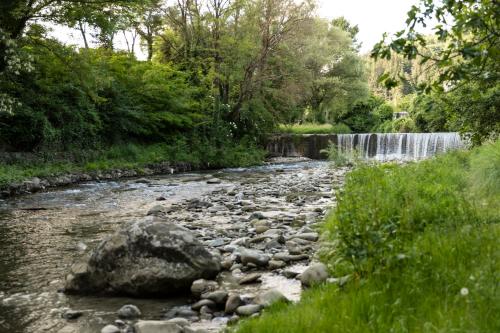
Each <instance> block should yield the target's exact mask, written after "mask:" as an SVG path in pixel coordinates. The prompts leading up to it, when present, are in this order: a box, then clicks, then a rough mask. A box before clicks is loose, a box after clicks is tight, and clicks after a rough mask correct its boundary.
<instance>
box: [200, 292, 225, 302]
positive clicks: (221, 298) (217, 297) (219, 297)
mask: <svg viewBox="0 0 500 333" xmlns="http://www.w3.org/2000/svg"><path fill="white" fill-rule="evenodd" d="M227 296H228V294H227V291H225V290H217V291H212V292H209V293H205V294H202V295H201V298H203V299H209V300H211V301H214V302H215V303H216V304H225V303H226V300H227Z"/></svg>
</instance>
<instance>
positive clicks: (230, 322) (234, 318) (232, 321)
mask: <svg viewBox="0 0 500 333" xmlns="http://www.w3.org/2000/svg"><path fill="white" fill-rule="evenodd" d="M238 321H240V316H238V315H233V316H231V318H229V320H228V321H227V324H228V325H234V324H236V323H237V322H238Z"/></svg>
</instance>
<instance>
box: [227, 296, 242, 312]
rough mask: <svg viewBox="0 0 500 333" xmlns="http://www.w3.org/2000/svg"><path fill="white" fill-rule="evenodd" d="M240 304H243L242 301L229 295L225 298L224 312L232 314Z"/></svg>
mask: <svg viewBox="0 0 500 333" xmlns="http://www.w3.org/2000/svg"><path fill="white" fill-rule="evenodd" d="M241 304H243V300H242V299H241V297H240V296H239V295H230V296H229V297H228V298H227V301H226V306H225V308H224V312H226V313H233V312H234V311H236V309H237V308H238V307H239V306H240V305H241Z"/></svg>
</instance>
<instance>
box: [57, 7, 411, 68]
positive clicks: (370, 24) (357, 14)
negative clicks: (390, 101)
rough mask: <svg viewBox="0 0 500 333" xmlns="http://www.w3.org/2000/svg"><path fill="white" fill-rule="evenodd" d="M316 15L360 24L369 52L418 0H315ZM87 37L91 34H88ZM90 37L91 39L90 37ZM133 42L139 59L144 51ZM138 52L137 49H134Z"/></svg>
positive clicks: (70, 38)
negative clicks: (343, 18) (316, 1)
mask: <svg viewBox="0 0 500 333" xmlns="http://www.w3.org/2000/svg"><path fill="white" fill-rule="evenodd" d="M318 2H319V8H318V14H319V16H321V17H324V18H330V19H331V18H334V17H339V16H344V17H345V18H346V19H347V20H348V21H349V22H350V23H351V24H357V25H358V26H359V30H360V31H359V34H358V40H359V41H360V42H361V43H362V46H361V53H368V52H370V50H371V49H372V47H373V45H374V44H375V43H377V42H378V41H379V40H380V39H381V38H382V34H383V33H384V32H387V33H389V35H391V34H393V33H395V32H397V31H399V30H401V29H403V28H404V27H405V20H406V13H407V12H408V11H409V10H410V8H411V6H412V5H416V4H418V3H419V2H420V1H419V0H318ZM52 34H53V35H54V36H56V37H57V38H58V39H60V40H61V41H63V42H65V43H68V44H76V45H80V46H81V45H83V40H82V38H81V36H80V34H79V32H78V31H75V30H73V29H67V28H63V27H56V28H55V29H54V31H53V33H52ZM89 37H90V36H89ZM89 40H92V38H89ZM115 43H116V44H115V46H116V47H117V48H118V49H125V48H126V44H125V41H124V38H123V37H122V34H121V33H120V34H118V35H117V36H116V40H115ZM139 49H140V47H139V45H136V53H137V56H138V58H139V59H144V58H145V54H144V53H143V52H141V51H140V50H139ZM137 51H138V52H137Z"/></svg>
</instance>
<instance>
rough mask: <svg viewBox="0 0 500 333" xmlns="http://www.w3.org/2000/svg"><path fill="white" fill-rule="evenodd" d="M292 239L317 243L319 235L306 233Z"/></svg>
mask: <svg viewBox="0 0 500 333" xmlns="http://www.w3.org/2000/svg"><path fill="white" fill-rule="evenodd" d="M293 238H300V239H304V240H307V241H310V242H316V241H318V238H319V235H318V233H317V232H308V233H303V234H296V235H295V236H293Z"/></svg>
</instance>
